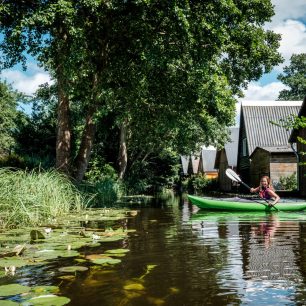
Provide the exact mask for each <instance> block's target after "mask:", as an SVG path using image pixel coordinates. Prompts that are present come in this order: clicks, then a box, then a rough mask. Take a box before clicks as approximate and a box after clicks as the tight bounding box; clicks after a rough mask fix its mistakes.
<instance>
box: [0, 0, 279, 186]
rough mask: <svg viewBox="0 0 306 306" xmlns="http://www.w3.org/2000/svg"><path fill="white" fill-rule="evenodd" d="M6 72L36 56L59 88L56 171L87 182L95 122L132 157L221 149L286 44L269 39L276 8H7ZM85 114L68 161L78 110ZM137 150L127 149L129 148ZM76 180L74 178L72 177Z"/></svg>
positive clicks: (152, 3) (81, 1)
mask: <svg viewBox="0 0 306 306" xmlns="http://www.w3.org/2000/svg"><path fill="white" fill-rule="evenodd" d="M1 5H2V6H3V8H2V10H1V11H0V18H1V20H2V33H3V35H4V43H3V44H2V45H1V50H2V52H3V53H2V55H3V63H4V67H10V66H12V65H13V64H15V63H17V62H19V61H24V60H25V58H24V53H25V52H28V53H30V54H31V55H32V56H35V57H36V58H37V60H38V61H39V62H40V64H41V65H43V66H44V67H45V69H47V70H49V72H50V73H51V74H52V75H53V76H54V78H55V79H56V84H57V88H58V133H57V146H56V150H57V151H56V154H57V157H56V159H57V162H56V163H57V167H58V168H61V169H63V170H64V171H66V172H68V171H69V168H70V163H71V161H72V160H73V159H74V160H75V163H74V167H73V168H74V175H75V178H76V179H77V180H78V181H80V180H81V179H82V178H83V176H84V173H85V171H86V167H87V164H88V161H89V158H90V154H91V151H92V147H93V143H94V137H95V132H96V127H97V126H96V123H97V121H98V119H99V118H100V117H103V116H105V115H107V114H108V113H109V112H112V113H113V114H114V118H115V119H114V120H115V124H116V125H117V126H118V128H119V129H120V130H121V132H120V133H119V135H120V143H119V165H121V167H120V169H119V173H120V176H121V177H123V175H124V172H125V171H126V166H127V162H128V156H127V152H128V151H129V152H131V153H132V155H134V159H135V158H137V156H140V155H142V158H143V157H145V156H147V155H148V154H149V153H150V152H152V151H153V152H156V151H158V150H160V148H161V146H163V147H165V146H170V147H174V148H175V149H176V151H178V150H192V149H194V148H195V146H196V145H198V144H199V143H206V144H209V143H214V144H216V143H222V142H224V141H225V139H226V132H224V130H225V128H226V126H228V125H230V124H232V123H233V119H234V112H235V107H234V106H235V102H236V100H235V98H234V96H237V95H238V96H239V95H241V89H242V87H245V86H246V85H247V83H248V82H249V81H251V80H256V79H258V78H259V77H260V76H261V74H262V73H263V72H268V71H270V70H271V69H272V67H273V66H274V65H277V64H278V63H280V62H281V57H280V55H279V53H278V52H277V48H278V46H279V39H280V36H279V35H277V34H275V33H273V32H271V31H265V30H264V29H263V25H264V23H265V22H267V21H269V20H270V18H271V16H273V14H274V12H273V6H272V4H271V2H270V0H263V1H259V0H254V1H247V0H233V1H228V0H222V1H218V2H216V1H213V0H209V1H164V2H161V1H156V0H149V1H148V0H138V1H136V0H134V1H132V0H130V1H118V0H111V1H107V2H105V1H96V0H78V1H76V0H52V1H51V0H47V1H39V0H31V1H19V2H17V3H16V1H13V0H5V1H2V4H1ZM73 103H77V104H78V105H79V108H80V110H83V112H82V111H81V113H82V114H83V129H82V133H81V137H80V139H79V140H78V141H77V143H78V152H77V153H76V155H75V158H73V157H72V156H71V148H72V145H71V142H72V138H71V133H72V130H71V121H70V111H71V104H73ZM129 148H130V149H129ZM70 171H71V170H70Z"/></svg>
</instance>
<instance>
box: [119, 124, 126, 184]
mask: <svg viewBox="0 0 306 306" xmlns="http://www.w3.org/2000/svg"><path fill="white" fill-rule="evenodd" d="M126 139H127V119H126V120H124V122H123V123H122V124H121V126H120V143H119V155H118V164H119V179H123V176H124V174H125V171H126V166H127V160H128V155H127V144H126Z"/></svg>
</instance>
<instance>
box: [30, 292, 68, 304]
mask: <svg viewBox="0 0 306 306" xmlns="http://www.w3.org/2000/svg"><path fill="white" fill-rule="evenodd" d="M69 302H70V299H69V298H67V297H64V296H57V295H53V294H48V295H41V296H38V297H34V298H32V299H30V300H27V301H26V303H27V304H29V305H33V306H50V305H52V306H62V305H66V304H68V303H69Z"/></svg>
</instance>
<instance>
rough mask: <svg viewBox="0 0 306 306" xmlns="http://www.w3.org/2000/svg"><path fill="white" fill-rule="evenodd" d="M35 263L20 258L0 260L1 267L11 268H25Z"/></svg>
mask: <svg viewBox="0 0 306 306" xmlns="http://www.w3.org/2000/svg"><path fill="white" fill-rule="evenodd" d="M31 264H33V263H31V262H29V261H27V260H25V259H22V258H19V257H4V258H0V267H3V268H4V267H11V266H15V267H17V268H18V267H23V266H27V265H31Z"/></svg>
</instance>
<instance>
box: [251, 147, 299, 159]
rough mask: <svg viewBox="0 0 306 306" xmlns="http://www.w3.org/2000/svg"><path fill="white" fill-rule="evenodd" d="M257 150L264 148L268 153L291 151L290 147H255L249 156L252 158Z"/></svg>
mask: <svg viewBox="0 0 306 306" xmlns="http://www.w3.org/2000/svg"><path fill="white" fill-rule="evenodd" d="M258 150H264V151H267V152H269V153H293V150H292V148H291V147H256V148H255V150H254V151H253V152H252V154H251V155H250V158H253V155H254V154H256V151H258Z"/></svg>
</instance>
